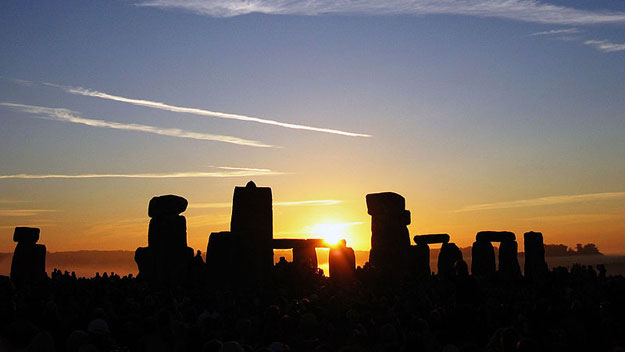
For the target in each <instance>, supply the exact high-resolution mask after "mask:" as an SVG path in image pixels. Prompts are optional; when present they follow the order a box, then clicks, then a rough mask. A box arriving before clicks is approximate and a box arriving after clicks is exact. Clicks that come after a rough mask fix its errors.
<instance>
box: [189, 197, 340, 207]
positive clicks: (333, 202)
mask: <svg viewBox="0 0 625 352" xmlns="http://www.w3.org/2000/svg"><path fill="white" fill-rule="evenodd" d="M341 203H343V201H342V200H335V199H319V200H299V201H291V202H273V206H276V207H290V206H298V205H310V206H322V205H336V204H341ZM231 206H232V203H226V202H223V203H196V204H189V208H195V209H207V208H229V207H231Z"/></svg>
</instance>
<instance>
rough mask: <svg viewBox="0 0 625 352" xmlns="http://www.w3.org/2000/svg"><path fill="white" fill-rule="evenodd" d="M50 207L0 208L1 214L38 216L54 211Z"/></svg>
mask: <svg viewBox="0 0 625 352" xmlns="http://www.w3.org/2000/svg"><path fill="white" fill-rule="evenodd" d="M53 212H56V210H50V209H0V216H37V215H39V214H42V213H53Z"/></svg>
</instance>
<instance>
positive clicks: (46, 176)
mask: <svg viewBox="0 0 625 352" xmlns="http://www.w3.org/2000/svg"><path fill="white" fill-rule="evenodd" d="M283 174H284V173H283V172H279V171H270V170H269V171H228V172H221V171H218V172H174V173H163V174H158V173H138V174H77V175H65V174H44V175H37V174H15V175H0V179H32V180H39V179H54V178H58V179H77V178H78V179H80V178H209V177H216V178H224V177H249V176H268V175H283Z"/></svg>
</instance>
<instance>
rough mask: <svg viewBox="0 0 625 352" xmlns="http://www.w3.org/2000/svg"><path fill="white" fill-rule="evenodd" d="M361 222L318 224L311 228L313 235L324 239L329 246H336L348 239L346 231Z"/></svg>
mask: <svg viewBox="0 0 625 352" xmlns="http://www.w3.org/2000/svg"><path fill="white" fill-rule="evenodd" d="M357 224H360V223H359V222H342V223H332V224H316V225H314V226H311V227H310V232H311V234H313V235H315V236H318V237H320V238H323V239H324V240H325V241H326V242H328V244H330V245H336V244H337V243H339V241H340V240H342V239H345V238H346V232H347V231H346V229H347V228H348V227H350V226H352V225H357Z"/></svg>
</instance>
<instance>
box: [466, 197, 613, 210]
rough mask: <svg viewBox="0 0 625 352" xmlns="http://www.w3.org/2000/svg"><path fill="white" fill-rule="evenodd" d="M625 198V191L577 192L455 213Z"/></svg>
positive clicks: (472, 206) (487, 205)
mask: <svg viewBox="0 0 625 352" xmlns="http://www.w3.org/2000/svg"><path fill="white" fill-rule="evenodd" d="M622 198H625V192H607V193H589V194H575V195H566V196H551V197H541V198H534V199H524V200H515V201H510V202H497V203H485V204H476V205H469V206H466V207H464V208H461V209H458V210H455V211H454V212H455V213H460V212H469V211H481V210H494V209H510V208H525V207H537V206H545V205H555V204H568V203H580V202H590V201H600V200H612V199H622Z"/></svg>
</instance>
